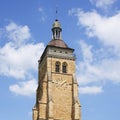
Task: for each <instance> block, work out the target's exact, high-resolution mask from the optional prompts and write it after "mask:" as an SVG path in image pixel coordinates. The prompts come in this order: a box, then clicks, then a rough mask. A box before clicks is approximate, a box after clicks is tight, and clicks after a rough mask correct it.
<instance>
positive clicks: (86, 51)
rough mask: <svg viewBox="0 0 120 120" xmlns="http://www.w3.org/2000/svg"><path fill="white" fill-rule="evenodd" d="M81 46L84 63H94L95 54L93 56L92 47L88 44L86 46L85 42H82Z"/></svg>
mask: <svg viewBox="0 0 120 120" xmlns="http://www.w3.org/2000/svg"><path fill="white" fill-rule="evenodd" d="M80 46H81V52H82V54H83V56H84V58H83V59H84V61H86V62H91V61H93V54H92V51H91V49H92V46H90V45H89V46H88V45H87V44H85V43H84V42H83V40H80Z"/></svg>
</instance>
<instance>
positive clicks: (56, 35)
mask: <svg viewBox="0 0 120 120" xmlns="http://www.w3.org/2000/svg"><path fill="white" fill-rule="evenodd" d="M61 31H62V28H61V25H60V23H59V21H58V20H57V19H56V20H55V22H54V23H53V26H52V32H53V39H54V40H56V39H61Z"/></svg>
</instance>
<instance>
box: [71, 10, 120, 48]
mask: <svg viewBox="0 0 120 120" xmlns="http://www.w3.org/2000/svg"><path fill="white" fill-rule="evenodd" d="M70 13H73V14H74V15H76V16H77V18H78V25H82V26H83V27H85V28H86V33H87V35H88V36H89V37H96V38H98V40H99V41H100V42H102V43H103V44H104V45H105V46H111V47H114V48H115V49H117V50H120V33H119V31H120V22H119V21H120V12H118V13H117V14H115V15H113V16H110V17H107V16H102V15H100V14H99V13H97V12H96V11H92V12H84V11H82V10H80V9H76V10H75V9H73V10H71V11H70Z"/></svg>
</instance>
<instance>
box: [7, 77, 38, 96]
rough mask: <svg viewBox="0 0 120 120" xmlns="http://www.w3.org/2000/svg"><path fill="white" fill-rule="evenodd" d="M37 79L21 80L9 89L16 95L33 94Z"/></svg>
mask: <svg viewBox="0 0 120 120" xmlns="http://www.w3.org/2000/svg"><path fill="white" fill-rule="evenodd" d="M36 88H37V82H36V80H34V79H33V80H29V81H27V82H19V84H15V85H11V86H10V87H9V90H10V91H11V92H13V93H15V94H16V95H23V96H33V95H34V94H35V92H36Z"/></svg>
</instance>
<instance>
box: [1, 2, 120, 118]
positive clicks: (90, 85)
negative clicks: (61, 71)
mask: <svg viewBox="0 0 120 120" xmlns="http://www.w3.org/2000/svg"><path fill="white" fill-rule="evenodd" d="M56 6H57V8H58V14H57V15H56V14H55V11H56ZM56 17H57V18H58V19H59V21H60V23H61V25H62V29H63V31H62V38H63V40H64V41H65V42H66V43H67V44H68V46H69V47H71V48H74V49H75V54H76V56H77V60H76V76H77V80H78V83H79V96H80V102H81V105H82V120H113V119H114V120H120V116H119V112H120V1H119V0H70V1H65V0H59V1H58V0H50V1H48V0H0V95H1V97H0V119H3V120H8V119H9V120H32V107H33V106H34V104H35V99H36V98H35V90H36V87H37V76H38V75H37V68H38V67H37V61H38V59H39V58H40V56H41V54H42V52H43V50H44V48H45V46H46V45H47V43H48V42H49V41H50V40H51V38H52V32H51V27H52V24H53V22H54V20H55V19H56Z"/></svg>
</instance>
